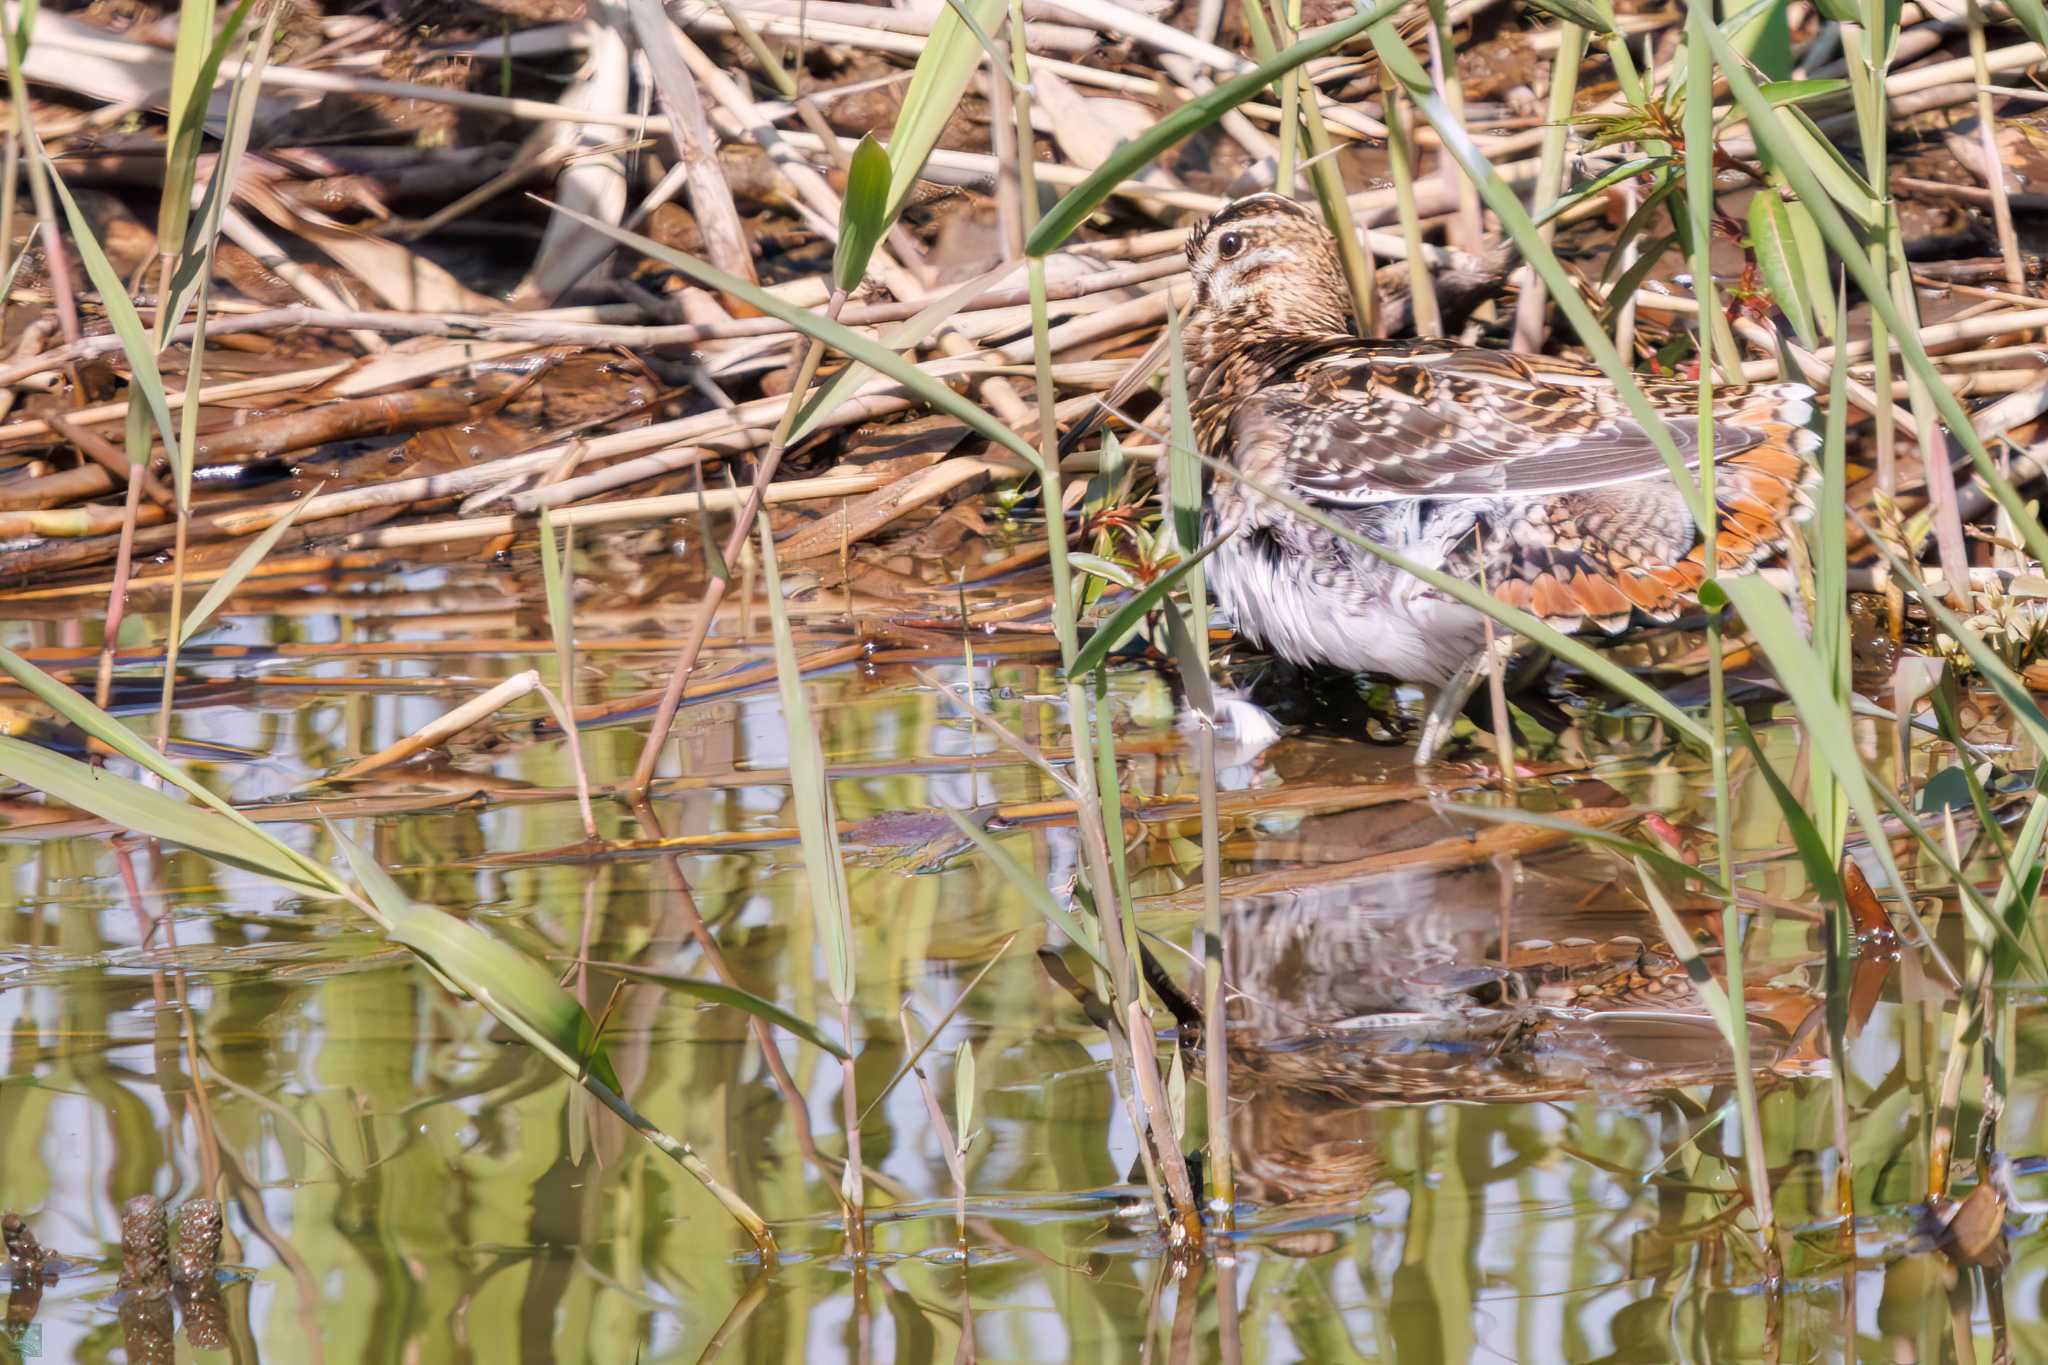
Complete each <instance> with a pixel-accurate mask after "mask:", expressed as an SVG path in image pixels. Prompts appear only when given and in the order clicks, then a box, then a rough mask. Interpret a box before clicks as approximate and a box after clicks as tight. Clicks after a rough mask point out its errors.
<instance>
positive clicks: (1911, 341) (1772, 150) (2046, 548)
mask: <svg viewBox="0 0 2048 1365" xmlns="http://www.w3.org/2000/svg"><path fill="white" fill-rule="evenodd" d="M1707 40H1708V42H1709V43H1710V44H1711V45H1712V46H1713V48H1714V57H1715V60H1716V61H1717V62H1718V63H1719V65H1720V68H1721V74H1722V76H1723V77H1724V78H1726V80H1727V82H1728V93H1729V94H1730V95H1731V96H1733V97H1734V100H1735V103H1736V104H1737V105H1738V106H1740V107H1741V109H1742V112H1743V113H1744V114H1745V115H1746V116H1747V117H1748V118H1749V127H1750V131H1751V132H1752V133H1753V134H1755V136H1756V139H1757V144H1758V147H1759V148H1760V149H1761V150H1763V151H1764V152H1766V153H1768V154H1769V155H1770V157H1771V158H1772V162H1773V164H1774V165H1775V166H1776V167H1777V169H1779V170H1781V171H1783V172H1784V175H1785V178H1786V179H1787V180H1788V181H1790V182H1791V184H1792V188H1793V189H1794V190H1795V191H1796V192H1797V193H1798V195H1799V197H1800V199H1801V200H1802V201H1804V202H1805V203H1806V205H1807V207H1808V208H1810V209H1811V210H1812V212H1813V215H1814V218H1815V220H1816V222H1817V223H1818V224H1819V227H1820V230H1821V235H1822V236H1823V237H1825V238H1826V239H1827V242H1828V245H1829V246H1830V247H1832V248H1833V249H1834V252H1835V255H1836V256H1837V257H1838V258H1840V260H1841V262H1842V265H1843V266H1844V268H1846V269H1847V270H1848V272H1849V274H1850V277H1851V278H1853V279H1854V280H1855V281H1856V284H1857V287H1858V288H1860V289H1861V290H1862V291H1863V293H1864V297H1865V299H1866V301H1867V302H1868V303H1869V305H1870V308H1871V311H1872V312H1874V313H1876V314H1877V315H1878V317H1879V318H1881V319H1882V320H1883V321H1884V324H1885V326H1886V327H1887V328H1888V329H1890V332H1891V335H1892V337H1893V339H1894V340H1895V341H1896V343H1897V345H1898V348H1899V352H1900V354H1901V355H1903V356H1904V357H1905V360H1906V364H1907V366H1908V367H1910V368H1911V369H1912V370H1913V371H1914V372H1915V373H1916V374H1918V375H1919V377H1920V379H1921V380H1922V382H1924V383H1925V384H1926V386H1927V390H1928V396H1929V398H1931V399H1932V401H1933V403H1934V405H1935V409H1936V411H1937V412H1938V413H1939V414H1940V417H1941V421H1942V425H1943V426H1945V427H1947V428H1948V431H1949V434H1950V435H1951V436H1952V437H1954V439H1956V440H1957V441H1960V442H1961V443H1962V445H1963V448H1964V449H1965V450H1967V451H1968V452H1969V453H1970V462H1971V463H1972V464H1973V465H1974V466H1975V467H1976V470H1977V476H1978V477H1979V478H1980V479H1982V480H1983V482H1984V486H1985V488H1986V489H1988V490H1989V491H1990V493H1991V495H1992V497H1994V498H1995V499H1997V501H1998V503H1999V505H2000V506H2002V507H2004V508H2005V510H2006V511H2007V512H2008V513H2010V514H2011V516H2012V519H2013V524H2014V525H2015V526H2016V527H2018V529H2019V531H2020V534H2021V536H2022V537H2023V538H2024V539H2025V541H2026V543H2027V550H2028V553H2030V554H2031V555H2032V556H2033V557H2034V559H2035V560H2036V561H2039V562H2042V563H2048V529H2044V528H2043V527H2042V525H2041V521H2040V518H2038V517H2036V516H2035V515H2033V513H2032V512H2031V511H2030V510H2028V508H2027V505H2026V502H2025V500H2024V499H2022V498H2021V497H2020V495H2019V493H2018V492H2017V491H2015V490H2014V488H2013V486H2012V484H2011V482H2010V481H2009V480H2007V479H2006V478H2005V476H2004V475H2003V474H2001V473H2000V472H1999V469H1998V465H1997V463H1996V462H1995V461H1994V460H1993V459H1992V458H1991V453H1990V451H1989V450H1987V449H1986V448H1985V445H1984V442H1983V440H1982V438H1980V437H1979V436H1978V435H1977V432H1976V430H1975V428H1974V427H1972V426H1971V424H1970V416H1969V413H1968V412H1966V411H1965V410H1964V409H1963V405H1962V403H1961V401H1960V400H1958V399H1957V398H1956V396H1955V394H1954V393H1953V392H1952V391H1951V390H1950V389H1949V387H1948V385H1947V384H1946V383H1945V382H1944V381H1943V379H1942V377H1941V374H1940V372H1939V371H1937V370H1936V369H1935V366H1934V362H1933V360H1932V359H1930V358H1929V356H1928V354H1927V348H1926V347H1925V346H1924V345H1922V344H1921V341H1920V336H1919V331H1918V329H1917V328H1914V327H1909V326H1906V325H1905V320H1904V318H1903V316H1902V315H1901V314H1900V312H1899V309H1898V308H1897V306H1896V305H1895V303H1894V301H1893V299H1892V294H1891V282H1890V281H1889V280H1888V279H1886V278H1885V276H1884V274H1883V273H1882V272H1881V271H1880V270H1879V268H1878V266H1877V265H1876V264H1875V263H1874V262H1872V260H1871V259H1870V254H1869V248H1868V246H1867V244H1866V243H1865V242H1864V240H1863V237H1862V235H1861V234H1859V233H1858V232H1857V231H1855V230H1854V229H1852V228H1851V227H1850V226H1849V224H1848V222H1847V221H1845V220H1844V219H1843V217H1842V214H1841V212H1840V211H1839V210H1838V209H1837V207H1836V204H1835V201H1834V200H1833V199H1832V198H1831V196H1830V194H1829V192H1828V191H1827V190H1824V189H1823V188H1822V185H1821V180H1820V178H1819V176H1818V175H1817V173H1816V166H1817V162H1816V161H1815V160H1814V158H1813V153H1812V149H1811V148H1809V147H1806V146H1804V145H1803V144H1801V143H1800V142H1799V141H1798V140H1797V139H1795V138H1794V137H1793V135H1792V134H1791V133H1789V132H1788V131H1787V129H1788V127H1789V124H1788V123H1787V121H1785V120H1782V119H1779V118H1777V117H1776V116H1775V114H1774V112H1773V110H1772V109H1771V107H1770V103H1769V101H1768V100H1766V99H1765V98H1764V96H1763V94H1762V92H1760V91H1759V90H1758V89H1757V85H1756V82H1755V81H1753V80H1751V79H1750V76H1749V73H1748V72H1747V71H1745V70H1744V69H1743V68H1742V63H1741V59H1740V58H1738V57H1737V56H1736V55H1735V53H1734V51H1733V50H1732V49H1731V48H1730V47H1729V46H1728V40H1727V39H1726V38H1725V37H1724V36H1722V35H1721V34H1720V33H1719V32H1718V31H1716V30H1715V29H1714V28H1713V26H1712V25H1708V26H1707ZM1790 112H1791V114H1792V116H1793V119H1794V120H1795V121H1796V120H1797V118H1798V117H1799V113H1798V111H1797V110H1792V111H1790ZM1823 142H1824V140H1823ZM1823 159H1824V158H1823ZM1865 193H1866V195H1867V190H1866V191H1865ZM1852 202H1853V201H1852ZM1862 202H1863V203H1864V204H1865V205H1868V203H1869V202H1870V200H1869V199H1868V198H1867V197H1866V198H1865V199H1864V200H1863V201H1862Z"/></svg>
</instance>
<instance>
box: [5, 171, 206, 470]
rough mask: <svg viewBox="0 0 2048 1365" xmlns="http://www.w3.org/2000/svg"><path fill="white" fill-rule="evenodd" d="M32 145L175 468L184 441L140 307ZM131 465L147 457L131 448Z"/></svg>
mask: <svg viewBox="0 0 2048 1365" xmlns="http://www.w3.org/2000/svg"><path fill="white" fill-rule="evenodd" d="M30 145H31V147H32V149H33V151H34V153H35V155H36V156H37V157H39V158H41V159H42V161H43V164H44V169H45V170H46V171H47V172H48V173H49V177H50V183H51V184H52V185H54V186H55V187H56V190H57V197H58V198H59V199H61V200H63V201H64V217H65V218H66V219H67V220H68V221H69V222H70V224H71V236H72V238H73V239H74V243H75V245H76V246H77V247H78V257H79V260H80V261H81V262H83V263H84V265H85V273H86V274H87V275H88V276H89V277H90V278H91V280H92V286H93V288H94V289H96V290H98V291H99V295H100V302H101V304H102V305H104V306H105V308H106V310H107V321H109V322H111V323H112V324H113V326H114V334H115V335H116V336H118V337H120V339H121V350H122V352H123V353H124V354H126V355H127V357H128V371H129V375H130V377H131V378H132V379H133V381H134V383H135V386H136V387H137V388H139V389H141V390H142V396H143V398H144V400H145V401H146V402H147V403H148V404H149V412H150V416H151V417H153V418H155V419H156V429H157V434H158V435H159V436H161V437H162V438H163V443H164V453H165V454H166V455H168V456H169V457H170V460H171V463H172V465H173V466H175V465H176V464H177V463H178V461H179V459H180V456H179V454H178V435H177V430H176V423H174V422H172V421H171V406H170V404H169V402H167V401H166V399H165V397H164V377H163V374H162V372H161V371H159V370H158V369H157V365H156V344H155V343H154V342H152V341H151V340H150V338H149V333H148V332H147V331H145V330H144V329H143V326H142V317H141V315H140V314H139V313H137V312H136V311H135V301H134V300H133V299H131V298H129V297H128V286H127V284H126V283H125V282H124V281H123V280H122V279H121V277H120V275H119V274H118V273H116V272H115V270H114V266H113V263H112V262H111V261H109V260H108V259H107V253H106V252H105V251H103V250H101V249H100V243H99V238H97V237H95V236H93V232H92V224H90V223H88V222H87V221H86V219H85V215H84V214H83V213H81V212H80V211H79V208H78V201H77V200H76V199H73V198H72V197H71V191H70V190H68V189H66V188H65V186H64V178H63V177H62V176H60V175H58V174H57V168H56V166H55V165H53V164H51V163H50V159H49V158H50V154H49V153H48V152H46V151H44V150H43V144H42V141H41V140H40V139H36V138H32V139H31V143H30ZM128 459H129V461H130V462H131V463H140V462H141V460H142V459H143V452H142V451H140V450H136V449H132V448H131V449H130V450H129V452H128Z"/></svg>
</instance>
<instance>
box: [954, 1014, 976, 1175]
mask: <svg viewBox="0 0 2048 1365" xmlns="http://www.w3.org/2000/svg"><path fill="white" fill-rule="evenodd" d="M953 1133H954V1140H955V1143H956V1145H957V1149H958V1150H959V1151H962V1152H965V1151H966V1150H967V1148H968V1147H969V1145H971V1144H972V1143H973V1141H974V1047H973V1045H972V1044H970V1043H969V1042H968V1041H967V1040H966V1039H965V1038H962V1039H961V1040H960V1046H958V1047H956V1048H954V1049H953Z"/></svg>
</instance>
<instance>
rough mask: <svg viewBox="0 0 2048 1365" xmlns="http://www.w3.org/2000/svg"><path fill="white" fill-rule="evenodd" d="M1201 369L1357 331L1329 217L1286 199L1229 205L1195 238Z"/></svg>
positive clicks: (1195, 327)
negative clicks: (1265, 347)
mask: <svg viewBox="0 0 2048 1365" xmlns="http://www.w3.org/2000/svg"><path fill="white" fill-rule="evenodd" d="M1188 265H1189V267H1190V268H1191V269H1192V270H1193V272H1194V279H1195V297H1194V307H1193V309H1192V310H1191V311H1190V313H1189V319H1188V331H1189V334H1190V340H1191V342H1192V343H1193V345H1192V347H1191V349H1192V350H1193V351H1194V352H1195V353H1196V354H1195V359H1196V360H1197V363H1200V362H1202V361H1213V360H1214V359H1216V358H1217V357H1218V356H1219V355H1220V354H1222V353H1223V352H1227V351H1228V350H1230V349H1232V348H1234V347H1236V346H1240V345H1244V344H1247V343H1252V342H1258V341H1265V340H1270V339H1273V338H1276V337H1285V336H1300V335H1327V334H1329V333H1332V332H1340V333H1341V332H1348V331H1350V330H1351V290H1350V287H1349V286H1348V285H1347V284H1346V283H1345V280H1344V269H1343V267H1342V265H1341V264H1339V262H1338V259H1337V239H1336V238H1334V237H1332V236H1331V235H1330V230H1329V229H1328V228H1326V227H1324V226H1323V220H1322V216H1321V215H1320V214H1319V213H1317V212H1316V210H1314V209H1313V208H1306V207H1304V206H1302V205H1300V204H1297V203H1295V202H1294V201H1293V200H1292V199H1288V198H1286V197H1285V196H1284V195H1278V194H1271V193H1267V194H1254V195H1248V196H1247V197H1245V198H1243V199H1239V200H1235V201H1234V202H1232V203H1230V204H1227V205H1225V206H1224V207H1223V208H1222V209H1220V210H1218V211H1217V213H1216V215H1215V216H1214V217H1213V218H1211V219H1210V220H1209V221H1208V222H1206V223H1203V224H1202V225H1201V226H1200V227H1197V228H1196V229H1195V230H1194V231H1193V232H1191V233H1189V234H1188Z"/></svg>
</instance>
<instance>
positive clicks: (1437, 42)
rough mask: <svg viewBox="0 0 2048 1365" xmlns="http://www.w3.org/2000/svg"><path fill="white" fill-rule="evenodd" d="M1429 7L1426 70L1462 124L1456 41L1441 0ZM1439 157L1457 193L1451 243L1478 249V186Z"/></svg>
mask: <svg viewBox="0 0 2048 1365" xmlns="http://www.w3.org/2000/svg"><path fill="white" fill-rule="evenodd" d="M1428 7H1429V28H1428V34H1429V72H1430V75H1431V76H1432V77H1433V78H1434V79H1435V81H1436V90H1437V94H1438V95H1439V96H1441V97H1442V99H1443V102H1444V104H1445V106H1446V107H1448V108H1449V109H1450V111H1451V117H1452V118H1453V119H1455V120H1456V121H1457V122H1458V123H1459V124H1461V125H1462V124H1463V123H1464V122H1465V87H1464V86H1463V85H1461V84H1459V82H1458V55H1457V44H1456V43H1455V41H1454V40H1453V38H1452V34H1451V18H1450V11H1449V9H1448V7H1446V5H1445V4H1444V0H1428ZM1439 159H1440V160H1441V162H1442V163H1443V165H1442V174H1443V178H1444V179H1445V180H1447V181H1449V182H1450V183H1451V185H1452V186H1453V187H1454V188H1455V189H1456V190H1457V195H1458V211H1457V212H1456V213H1455V214H1453V215H1452V216H1451V244H1452V245H1453V246H1456V247H1461V248H1463V249H1464V250H1466V251H1477V250H1479V249H1480V246H1481V244H1482V238H1483V237H1484V236H1485V231H1486V229H1485V223H1484V221H1483V220H1482V219H1481V218H1480V215H1479V187H1478V186H1477V185H1474V184H1473V183H1472V181H1471V180H1470V179H1469V178H1467V177H1466V176H1464V175H1461V174H1459V172H1458V164H1457V161H1456V160H1455V159H1454V158H1452V157H1449V156H1440V157H1439Z"/></svg>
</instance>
